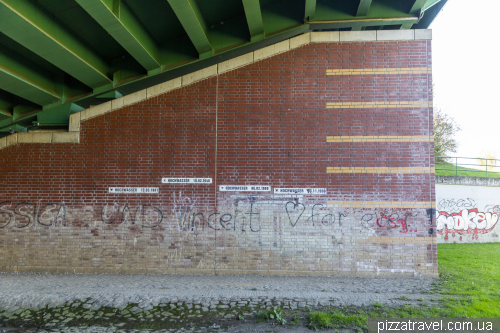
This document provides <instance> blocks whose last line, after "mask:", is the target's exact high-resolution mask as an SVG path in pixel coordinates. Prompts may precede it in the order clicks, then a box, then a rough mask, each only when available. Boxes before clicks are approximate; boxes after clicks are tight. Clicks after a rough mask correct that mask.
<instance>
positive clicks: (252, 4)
mask: <svg viewBox="0 0 500 333" xmlns="http://www.w3.org/2000/svg"><path fill="white" fill-rule="evenodd" d="M243 7H244V8H245V16H246V18H247V24H248V29H249V30H250V37H251V41H256V40H260V39H263V38H264V37H265V35H264V22H263V21H262V13H261V11H260V3H259V0H243Z"/></svg>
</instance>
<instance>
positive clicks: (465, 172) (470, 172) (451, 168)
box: [435, 162, 500, 178]
mask: <svg viewBox="0 0 500 333" xmlns="http://www.w3.org/2000/svg"><path fill="white" fill-rule="evenodd" d="M470 163H471V164H476V163H477V162H470ZM479 167H481V166H479V165H478V168H479ZM436 169H447V170H436V171H435V172H436V175H444V176H455V175H457V171H456V170H455V164H454V163H446V162H439V163H436ZM482 169H483V170H482V171H481V170H479V169H472V168H464V167H460V166H459V167H458V168H457V170H458V176H469V177H486V168H485V167H483V168H482ZM488 169H490V166H488ZM495 170H498V167H495ZM488 177H489V178H500V173H499V172H493V171H490V170H488Z"/></svg>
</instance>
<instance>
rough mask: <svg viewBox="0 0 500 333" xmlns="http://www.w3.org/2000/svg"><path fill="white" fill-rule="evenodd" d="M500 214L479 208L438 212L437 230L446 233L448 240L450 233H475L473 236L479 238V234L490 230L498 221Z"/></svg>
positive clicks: (453, 234)
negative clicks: (456, 211) (481, 210)
mask: <svg viewBox="0 0 500 333" xmlns="http://www.w3.org/2000/svg"><path fill="white" fill-rule="evenodd" d="M498 216H499V214H496V213H491V212H479V211H478V209H477V208H473V209H463V210H462V211H460V212H459V213H451V214H449V213H447V212H444V211H440V212H438V218H437V220H436V224H437V227H436V231H437V232H438V233H439V234H444V235H445V237H444V239H445V240H448V234H449V233H451V234H452V236H455V233H458V234H464V233H468V234H473V235H472V238H473V239H474V238H476V239H477V238H478V234H484V233H488V232H490V231H491V230H492V229H493V228H494V227H495V225H496V223H497V222H498Z"/></svg>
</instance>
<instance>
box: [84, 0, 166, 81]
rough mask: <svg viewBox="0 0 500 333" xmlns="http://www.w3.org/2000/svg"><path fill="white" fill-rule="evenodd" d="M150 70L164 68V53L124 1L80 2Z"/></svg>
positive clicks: (88, 0)
mask: <svg viewBox="0 0 500 333" xmlns="http://www.w3.org/2000/svg"><path fill="white" fill-rule="evenodd" d="M76 2H77V3H78V4H79V5H80V6H81V7H82V8H83V9H85V11H86V12H87V13H89V15H90V16H92V18H93V19H94V20H96V21H97V23H99V24H100V25H101V26H102V27H103V28H104V29H105V30H106V31H107V32H108V33H109V34H110V35H111V36H112V37H113V38H114V39H115V40H116V41H117V42H118V43H119V44H120V45H121V46H122V47H123V48H124V49H125V50H126V51H127V52H128V53H130V55H131V56H132V57H134V58H135V59H136V60H137V62H139V63H140V64H141V65H142V66H143V67H144V68H145V69H146V70H148V71H149V70H153V69H155V68H159V67H160V50H159V49H158V46H157V45H156V43H155V41H154V40H153V39H152V38H151V36H150V35H149V33H148V32H147V31H146V29H145V28H144V27H143V26H142V24H141V23H140V22H139V21H138V20H137V18H136V17H135V15H134V13H133V12H132V11H131V10H130V8H129V7H128V6H127V5H126V4H125V3H124V2H123V1H122V0H76Z"/></svg>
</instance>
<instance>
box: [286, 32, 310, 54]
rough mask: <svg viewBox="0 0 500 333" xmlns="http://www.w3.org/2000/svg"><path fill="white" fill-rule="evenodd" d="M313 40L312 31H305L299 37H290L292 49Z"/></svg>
mask: <svg viewBox="0 0 500 333" xmlns="http://www.w3.org/2000/svg"><path fill="white" fill-rule="evenodd" d="M310 42H311V33H310V32H308V33H305V34H302V35H300V36H297V37H293V38H291V39H290V50H291V49H295V48H297V47H300V46H302V45H306V44H309V43H310Z"/></svg>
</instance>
